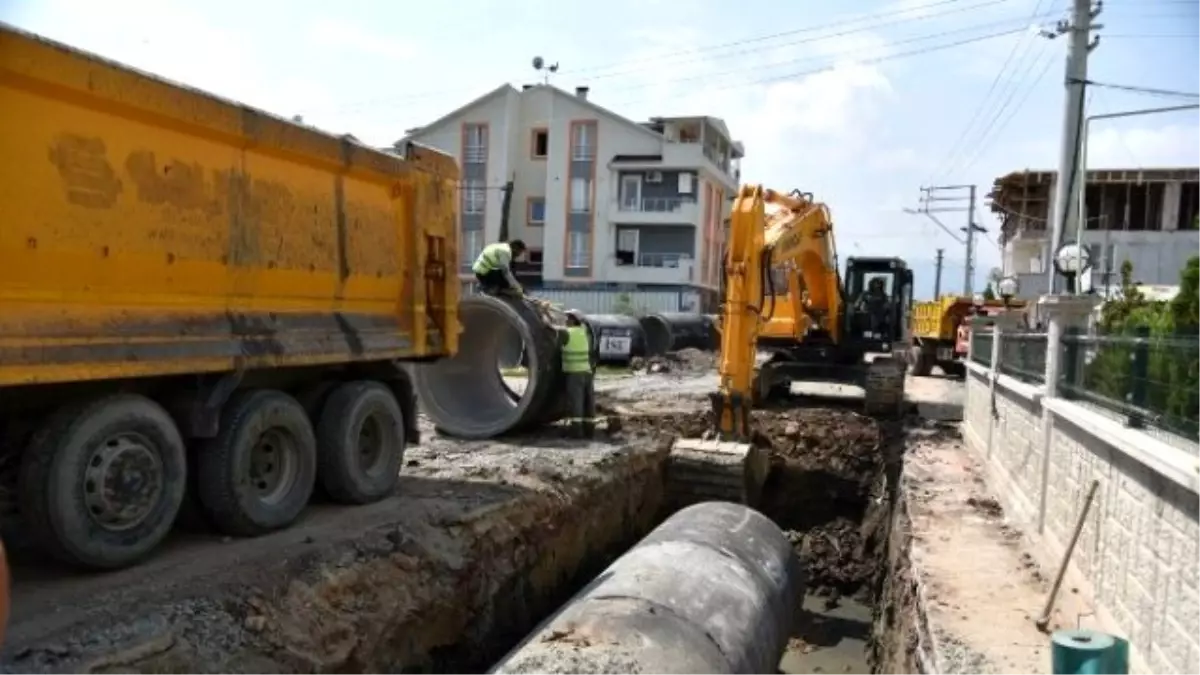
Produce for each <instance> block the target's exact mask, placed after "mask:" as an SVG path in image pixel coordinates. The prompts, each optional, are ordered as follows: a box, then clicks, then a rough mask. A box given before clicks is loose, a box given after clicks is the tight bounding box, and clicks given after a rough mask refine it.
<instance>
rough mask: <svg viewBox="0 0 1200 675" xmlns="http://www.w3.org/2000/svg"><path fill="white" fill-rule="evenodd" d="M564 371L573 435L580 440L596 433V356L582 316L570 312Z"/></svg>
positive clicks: (565, 339)
mask: <svg viewBox="0 0 1200 675" xmlns="http://www.w3.org/2000/svg"><path fill="white" fill-rule="evenodd" d="M562 370H563V376H564V377H565V378H566V384H567V401H568V404H569V406H570V413H569V416H568V418H567V419H568V422H569V424H570V427H571V431H572V432H573V433H574V434H575V435H577V436H579V437H581V438H591V437H592V435H593V434H595V432H596V380H595V371H596V352H595V350H593V349H592V336H591V335H590V334H589V332H588V327H587V326H586V325H584V323H583V319H582V316H581V315H580V314H579V312H577V311H575V310H571V311H569V312H567V329H566V330H565V331H563V338H562Z"/></svg>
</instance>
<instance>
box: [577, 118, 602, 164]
mask: <svg viewBox="0 0 1200 675" xmlns="http://www.w3.org/2000/svg"><path fill="white" fill-rule="evenodd" d="M595 157H596V124H595V123H594V122H585V123H581V124H573V125H571V159H573V160H575V161H577V162H586V161H590V160H592V159H594V158H595Z"/></svg>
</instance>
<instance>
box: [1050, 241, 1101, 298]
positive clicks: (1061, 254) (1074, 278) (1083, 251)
mask: <svg viewBox="0 0 1200 675" xmlns="http://www.w3.org/2000/svg"><path fill="white" fill-rule="evenodd" d="M1090 269H1092V256H1091V255H1090V254H1089V253H1088V250H1087V247H1085V246H1084V245H1083V244H1080V243H1079V242H1077V241H1072V242H1068V243H1065V244H1063V245H1062V246H1060V247H1058V251H1056V252H1055V253H1054V271H1055V272H1058V273H1059V274H1061V275H1062V276H1063V278H1064V279H1066V280H1067V289H1066V290H1067V293H1068V294H1074V293H1075V284H1076V283H1077V282H1078V280H1079V277H1080V276H1081V275H1083V273H1084V272H1086V271H1088V270H1090Z"/></svg>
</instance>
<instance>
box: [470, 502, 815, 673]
mask: <svg viewBox="0 0 1200 675" xmlns="http://www.w3.org/2000/svg"><path fill="white" fill-rule="evenodd" d="M802 574H803V572H802V570H801V568H800V564H799V560H798V559H797V556H796V554H795V553H794V552H793V551H792V546H791V544H790V543H788V540H787V538H786V537H785V536H784V534H783V532H782V531H780V529H779V528H778V527H777V526H776V525H775V523H773V522H771V520H770V519H768V518H767V517H766V516H763V515H762V514H760V513H758V512H757V511H754V510H753V509H750V508H748V507H746V506H742V505H740V504H732V503H729V502H705V503H702V504H696V505H693V506H689V507H688V508H686V509H683V510H681V511H679V512H677V513H675V515H673V516H671V517H670V518H668V519H667V520H666V521H665V522H663V524H662V525H659V526H658V528H656V529H655V530H654V531H653V532H651V533H650V534H649V535H648V536H647V537H646V538H645V539H643V540H642V541H641V542H639V543H638V544H637V545H636V546H635V547H633V548H632V549H630V550H629V551H628V552H627V553H626V554H625V555H624V556H622V557H621V558H620V559H618V560H617V561H616V562H614V563H613V564H612V565H611V566H610V567H609V568H608V569H607V570H605V571H604V573H602V574H601V575H600V576H599V577H597V578H596V580H595V581H593V582H592V583H591V584H589V585H588V586H587V587H586V588H584V589H583V590H582V591H580V592H579V593H578V594H577V595H576V596H575V597H574V598H572V599H571V600H570V601H569V602H568V603H567V604H566V605H565V606H564V607H563V608H562V609H560V610H559V611H558V613H556V614H554V615H553V616H551V617H550V618H549V619H547V620H546V621H545V622H543V623H542V625H541V626H539V627H538V628H537V629H536V630H534V632H533V633H532V634H531V635H530V636H529V637H527V638H526V639H525V641H524V642H522V643H521V644H519V645H517V647H516V648H515V649H513V651H511V652H509V654H508V655H506V656H505V657H504V658H503V659H502V660H501V661H500V662H499V663H498V664H496V665H495V666H494V667H493V669H492V672H495V673H774V672H777V671H778V667H779V660H780V659H781V658H782V657H783V651H784V648H785V647H786V646H787V641H788V637H789V635H790V634H791V628H792V618H793V616H794V615H795V613H796V608H797V607H798V606H799V602H800V598H801V594H802V592H803V585H804V584H803V579H802Z"/></svg>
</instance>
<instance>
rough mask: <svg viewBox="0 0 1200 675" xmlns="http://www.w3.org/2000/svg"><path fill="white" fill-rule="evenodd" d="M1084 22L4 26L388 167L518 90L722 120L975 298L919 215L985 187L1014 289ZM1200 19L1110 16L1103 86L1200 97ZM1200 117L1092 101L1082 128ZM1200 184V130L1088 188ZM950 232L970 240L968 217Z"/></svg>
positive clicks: (1148, 13)
mask: <svg viewBox="0 0 1200 675" xmlns="http://www.w3.org/2000/svg"><path fill="white" fill-rule="evenodd" d="M1068 5H1069V0H846V1H845V2H837V3H834V2H821V1H818V0H774V1H768V0H738V1H737V2H732V1H731V0H672V1H670V2H667V1H665V0H605V1H604V2H571V1H570V0H503V1H501V0H456V1H455V2H448V3H445V4H441V3H431V2H412V1H405V0H391V1H390V2H389V1H387V0H342V1H341V2H329V1H328V0H324V1H321V2H318V1H316V0H291V1H286V0H253V1H249V0H240V1H237V2H235V1H233V0H205V1H204V2H199V1H194V2H184V1H183V0H158V1H152V0H105V1H103V2H98V1H96V0H0V21H3V22H6V23H9V24H13V25H16V26H18V27H20V28H23V29H26V30H29V31H32V32H34V33H38V34H41V35H43V36H46V37H48V38H51V39H54V40H58V41H61V42H65V43H68V44H71V45H73V46H75V47H78V48H81V49H85V50H88V51H92V52H96V53H98V54H100V55H102V56H105V57H108V58H111V59H114V60H117V61H121V62H124V63H127V64H129V65H132V66H135V67H137V68H140V69H142V70H146V71H149V72H152V73H155V74H157V75H160V76H164V77H167V78H170V79H172V80H176V81H180V82H184V83H187V84H189V85H191V86H194V87H198V88H201V89H206V90H208V91H211V92H213V93H216V94H218V95H221V96H225V97H228V98H232V99H235V100H238V101H241V102H244V103H247V104H250V105H253V106H257V107H260V108H263V109H265V110H267V111H270V112H273V113H276V114H279V115H284V116H288V117H290V116H293V115H302V116H303V117H304V121H305V122H306V123H308V124H312V125H315V126H318V127H321V128H323V129H327V130H329V131H331V132H334V133H339V134H340V133H352V134H354V135H355V136H357V137H358V138H360V139H362V140H363V141H365V142H368V143H371V144H374V145H380V146H383V145H389V144H391V143H392V142H393V141H395V140H396V139H398V138H400V137H401V136H403V135H404V131H405V130H406V129H409V128H411V127H416V126H420V125H422V124H425V123H427V122H430V121H432V120H434V119H436V118H438V117H440V116H441V115H443V114H445V113H447V112H449V111H451V110H453V109H455V108H457V107H459V106H461V105H463V104H465V103H467V102H468V101H470V100H471V99H473V98H475V97H477V96H480V95H482V94H484V93H486V92H488V91H490V90H492V89H494V88H496V87H497V86H499V85H500V84H501V83H503V82H511V83H513V84H514V85H517V86H519V85H520V84H523V83H531V82H536V81H539V79H540V77H541V75H540V74H539V73H537V72H535V71H534V70H533V67H532V65H531V62H532V60H533V57H535V56H541V57H542V58H543V59H544V60H545V61H546V63H557V64H558V65H559V69H558V72H557V73H555V74H553V75H552V76H551V80H550V81H551V83H552V84H554V85H556V86H558V87H561V88H563V89H566V90H568V91H570V90H573V89H574V87H576V86H579V85H586V86H589V87H591V93H590V98H591V100H592V101H594V102H596V103H598V104H600V105H602V106H604V107H606V108H608V109H610V110H612V111H613V112H616V113H618V114H620V115H623V116H625V117H629V118H632V119H635V120H642V119H646V118H649V117H651V116H656V115H666V116H669V115H697V114H703V115H711V116H715V117H720V118H723V119H724V120H725V121H726V123H727V125H728V126H729V129H730V131H731V133H732V134H733V136H734V137H735V138H736V139H738V140H741V141H742V142H743V143H744V144H745V148H746V157H745V159H744V160H743V163H742V179H743V181H745V182H750V183H762V184H764V185H766V186H768V187H774V188H777V189H783V190H791V189H793V188H799V189H802V190H804V191H807V192H813V193H815V195H816V197H817V198H818V199H820V200H822V201H824V202H825V203H826V204H828V205H829V207H830V209H831V210H832V213H833V217H834V222H835V227H836V233H837V241H838V246H839V252H840V253H841V255H842V256H843V257H844V256H849V255H859V256H866V255H886V256H892V255H897V256H901V257H904V258H906V259H907V260H908V261H909V262H910V264H911V265H912V266H913V267H914V268H915V273H916V278H917V294H918V295H919V296H928V295H929V294H930V293H931V290H932V286H933V276H934V275H933V259H934V257H935V251H936V250H937V249H938V248H943V249H945V271H944V276H943V281H942V287H943V289H951V290H953V289H957V288H961V286H962V284H963V278H964V261H965V252H964V248H963V246H962V244H961V243H960V242H959V241H956V240H955V239H954V238H952V237H951V236H950V235H949V234H947V233H946V232H943V231H942V230H941V229H940V228H939V226H938V225H937V224H935V223H934V222H933V221H932V220H931V219H930V218H929V217H927V216H923V215H920V214H913V213H909V212H906V209H915V208H916V207H917V206H918V201H919V198H920V188H921V187H922V186H928V185H948V184H956V185H957V184H974V185H977V186H978V192H979V194H980V197H981V198H980V206H979V208H978V209H977V211H976V218H977V222H978V223H979V224H981V225H983V226H984V227H985V228H987V229H988V232H987V233H986V234H985V235H983V237H982V238H981V239H980V240H979V243H978V262H977V269H976V275H975V276H976V281H975V288H976V290H978V289H979V288H980V287H981V286H982V284H983V282H984V280H985V279H986V276H987V273H988V271H989V270H990V269H991V268H993V267H997V266H999V265H1000V259H1001V258H1000V252H999V249H998V247H997V246H996V243H995V235H996V234H997V230H998V225H999V223H998V221H997V220H996V218H995V217H994V216H993V215H992V213H991V212H990V210H989V209H987V208H986V206H985V204H984V202H983V199H982V197H983V195H986V193H987V192H988V190H989V189H990V187H991V185H992V182H993V181H994V180H995V179H996V178H997V177H999V176H1001V175H1004V174H1006V173H1008V172H1011V171H1017V170H1022V169H1026V168H1031V169H1049V170H1053V169H1055V168H1056V167H1057V157H1058V147H1059V142H1060V138H1061V135H1062V118H1063V114H1062V109H1063V105H1064V87H1063V84H1062V83H1063V69H1064V64H1065V58H1066V41H1065V39H1063V38H1059V39H1055V40H1051V39H1047V38H1045V37H1041V36H1039V32H1040V31H1041V30H1051V29H1053V27H1054V25H1055V24H1056V23H1057V22H1058V20H1059V19H1061V18H1064V17H1065V16H1066V10H1067V9H1068ZM1198 8H1200V2H1198V1H1197V0H1110V1H1109V2H1106V3H1104V8H1103V12H1102V13H1101V14H1100V16H1099V18H1098V19H1097V22H1098V23H1099V24H1101V26H1102V28H1100V29H1099V30H1097V34H1099V35H1100V36H1102V37H1101V41H1100V44H1099V46H1098V47H1097V48H1096V49H1095V50H1094V51H1093V52H1092V54H1091V57H1090V60H1089V78H1090V79H1091V80H1093V81H1096V82H1100V83H1105V84H1117V85H1134V86H1138V87H1148V88H1156V89H1165V90H1176V91H1185V92H1196V91H1198V90H1200V81H1198V80H1200V37H1198V36H1197V34H1198V30H1197V26H1198V23H1200V15H1198ZM1195 102H1196V98H1194V97H1193V98H1184V97H1168V96H1162V95H1147V94H1143V93H1133V92H1128V91H1125V90H1121V89H1114V88H1105V87H1093V88H1091V91H1090V93H1089V98H1088V113H1089V114H1097V113H1108V112H1116V111H1123V110H1134V109H1140V108H1152V107H1161V106H1169V105H1178V104H1187V103H1195ZM1197 165H1200V117H1198V116H1197V114H1196V111H1194V110H1193V111H1186V112H1178V113H1170V114H1162V115H1150V116H1140V117H1132V118H1127V119H1123V120H1113V121H1105V122H1096V123H1095V124H1094V125H1093V131H1092V135H1091V138H1090V139H1089V145H1088V166H1089V167H1090V168H1098V167H1107V168H1118V167H1120V168H1124V167H1141V166H1197ZM938 217H939V219H940V220H941V221H942V222H943V223H944V224H946V225H947V226H948V227H949V229H951V230H952V231H953V232H954V233H955V234H956V235H960V234H961V233H960V232H958V228H959V227H961V226H962V225H963V224H965V222H966V218H967V214H966V213H965V211H964V212H954V213H942V214H939V215H938Z"/></svg>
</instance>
